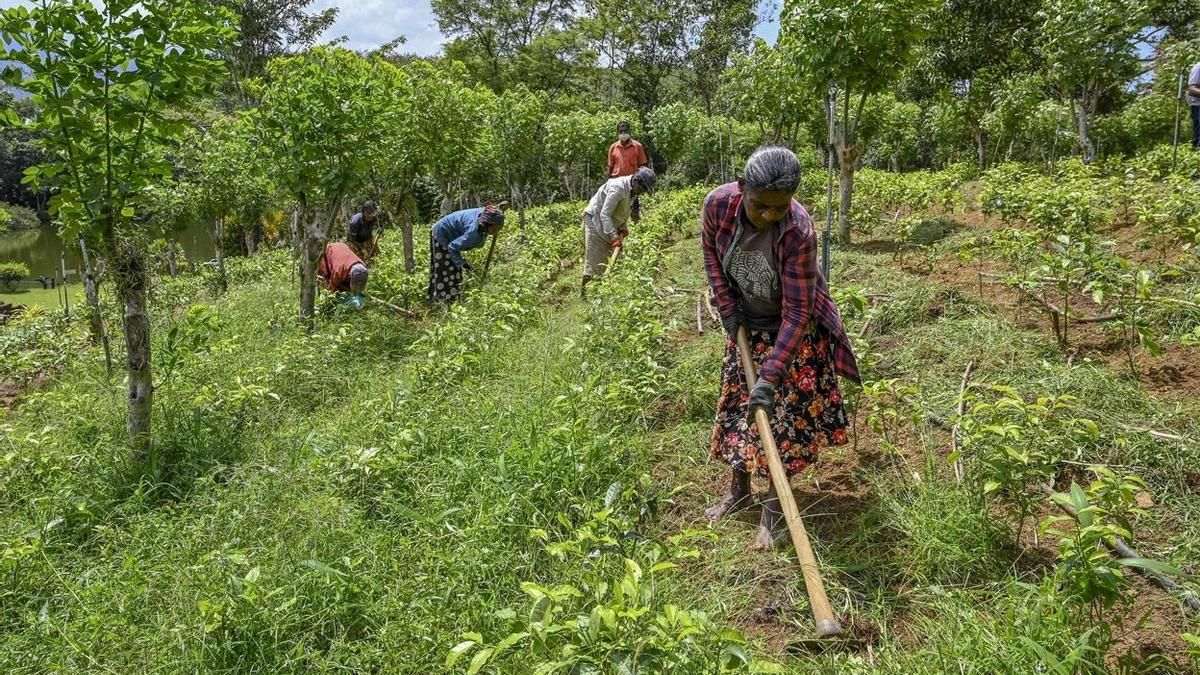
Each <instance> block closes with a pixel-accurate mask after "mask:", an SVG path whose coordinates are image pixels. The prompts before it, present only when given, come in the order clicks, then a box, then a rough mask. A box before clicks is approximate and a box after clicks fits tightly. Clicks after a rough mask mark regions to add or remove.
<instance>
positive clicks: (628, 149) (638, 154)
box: [608, 120, 650, 223]
mask: <svg viewBox="0 0 1200 675" xmlns="http://www.w3.org/2000/svg"><path fill="white" fill-rule="evenodd" d="M643 166H650V159H649V158H648V157H647V156H646V148H644V147H642V144H641V143H638V142H637V141H635V140H633V137H632V136H630V135H629V122H626V121H624V120H622V121H621V122H620V123H619V124H617V142H616V143H613V144H612V145H610V146H608V177H609V178H620V177H622V176H632V175H633V174H635V173H637V170H638V169H640V168H641V167H643ZM630 216H631V217H632V218H633V222H635V223H636V222H638V221H639V220H641V218H642V204H641V199H640V198H635V199H634V200H633V209H632V210H631V211H630Z"/></svg>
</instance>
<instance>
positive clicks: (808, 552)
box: [737, 326, 842, 646]
mask: <svg viewBox="0 0 1200 675" xmlns="http://www.w3.org/2000/svg"><path fill="white" fill-rule="evenodd" d="M737 346H738V355H739V356H740V357H741V360H742V370H743V371H744V372H745V374H746V387H747V389H753V388H754V385H755V383H756V382H757V380H758V378H757V376H756V375H755V371H754V359H753V358H751V356H750V353H751V352H750V342H749V339H748V338H747V336H746V328H745V326H742V327H741V328H738V334H737ZM754 421H755V423H756V426H757V427H758V434H759V437H760V438H761V439H762V444H763V451H764V452H765V453H766V455H767V464H768V465H769V466H770V469H771V482H772V483H773V484H774V485H775V493H776V494H777V495H779V504H780V507H781V508H782V509H783V517H784V519H785V520H786V521H787V526H788V532H789V533H791V536H792V545H793V546H795V548H796V556H797V557H798V558H799V559H800V570H801V571H802V572H803V573H804V587H805V589H806V590H807V591H808V604H809V605H810V606H811V607H812V613H813V623H815V624H816V626H817V640H816V641H812V642H818V643H819V641H821V640H824V639H826V638H836V637H840V636H841V635H842V626H841V624H839V623H838V621H837V619H836V618H834V616H833V609H832V608H831V607H830V606H829V597H828V596H827V595H825V583H824V582H823V581H822V580H821V570H820V569H819V568H818V567H817V559H816V556H814V555H813V550H812V545H811V544H809V542H808V533H807V532H806V531H805V529H804V521H802V520H801V519H800V510H799V509H797V508H796V498H795V497H794V496H793V495H792V486H791V483H789V482H788V477H787V472H786V471H784V469H783V461H782V460H780V459H779V448H778V447H776V445H775V434H774V433H772V431H771V418H770V416H769V415H768V414H767V412H766V411H765V410H762V409H761V408H760V409H758V410H755V411H754ZM814 646H815V645H814Z"/></svg>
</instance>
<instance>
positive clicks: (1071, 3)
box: [1038, 0, 1147, 162]
mask: <svg viewBox="0 0 1200 675" xmlns="http://www.w3.org/2000/svg"><path fill="white" fill-rule="evenodd" d="M1146 11H1147V7H1146V4H1145V2H1143V0H1097V1H1093V0H1049V1H1048V2H1047V3H1046V5H1045V7H1044V8H1043V10H1042V14H1041V16H1042V17H1043V18H1044V23H1043V25H1042V29H1041V35H1040V37H1039V40H1038V49H1039V51H1040V53H1041V55H1042V57H1043V58H1044V59H1045V60H1046V65H1047V72H1048V74H1049V76H1050V78H1052V80H1053V81H1055V82H1057V83H1058V85H1059V87H1060V88H1061V90H1062V91H1063V93H1064V95H1065V96H1067V97H1069V98H1072V99H1074V100H1075V101H1076V103H1077V106H1076V107H1077V108H1078V115H1079V117H1080V125H1079V133H1080V136H1079V142H1080V145H1081V146H1082V147H1083V158H1084V161H1086V162H1090V161H1091V160H1092V159H1093V157H1094V154H1095V148H1094V145H1093V139H1092V137H1091V134H1090V131H1089V129H1088V126H1087V122H1088V117H1089V116H1091V115H1093V114H1094V113H1095V110H1096V106H1097V103H1098V102H1099V99H1100V97H1101V96H1102V95H1103V94H1104V93H1105V92H1107V91H1109V90H1111V89H1113V88H1115V87H1117V86H1119V85H1120V84H1122V83H1124V82H1126V81H1128V79H1129V78H1130V77H1131V76H1133V75H1134V74H1136V68H1137V57H1136V55H1135V54H1134V50H1133V37H1134V35H1136V34H1137V32H1138V31H1140V30H1141V29H1142V28H1143V26H1144V20H1145V16H1146Z"/></svg>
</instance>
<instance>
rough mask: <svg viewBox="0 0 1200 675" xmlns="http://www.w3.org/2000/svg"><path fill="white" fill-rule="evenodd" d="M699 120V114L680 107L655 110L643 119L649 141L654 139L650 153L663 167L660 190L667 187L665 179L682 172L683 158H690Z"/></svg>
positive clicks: (701, 120)
mask: <svg viewBox="0 0 1200 675" xmlns="http://www.w3.org/2000/svg"><path fill="white" fill-rule="evenodd" d="M703 120H704V114H703V113H701V112H700V111H699V110H697V109H695V108H692V107H691V106H688V105H687V104H684V103H672V104H670V105H664V106H659V107H657V108H655V109H654V110H652V111H650V115H649V117H648V119H647V121H648V122H649V124H650V137H651V138H653V139H654V149H655V150H656V151H657V152H658V155H659V156H660V157H662V159H663V160H665V161H666V163H667V175H665V176H664V177H663V179H664V180H663V186H664V188H665V187H667V186H668V185H669V184H670V180H669V179H670V178H674V177H675V175H676V173H678V172H680V171H681V170H682V169H683V162H684V158H686V157H687V156H688V155H689V154H690V151H691V149H692V148H691V146H692V143H693V142H694V141H695V139H696V137H697V135H698V134H699V131H700V127H701V124H702V122H703Z"/></svg>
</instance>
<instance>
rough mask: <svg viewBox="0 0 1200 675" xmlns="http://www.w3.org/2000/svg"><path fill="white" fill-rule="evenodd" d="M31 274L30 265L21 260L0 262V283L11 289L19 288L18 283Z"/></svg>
mask: <svg viewBox="0 0 1200 675" xmlns="http://www.w3.org/2000/svg"><path fill="white" fill-rule="evenodd" d="M28 276H29V265H26V264H25V263H19V262H6V263H0V285H3V286H4V288H5V289H7V290H9V291H15V290H17V284H19V283H21V281H22V280H23V279H25V277H28Z"/></svg>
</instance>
